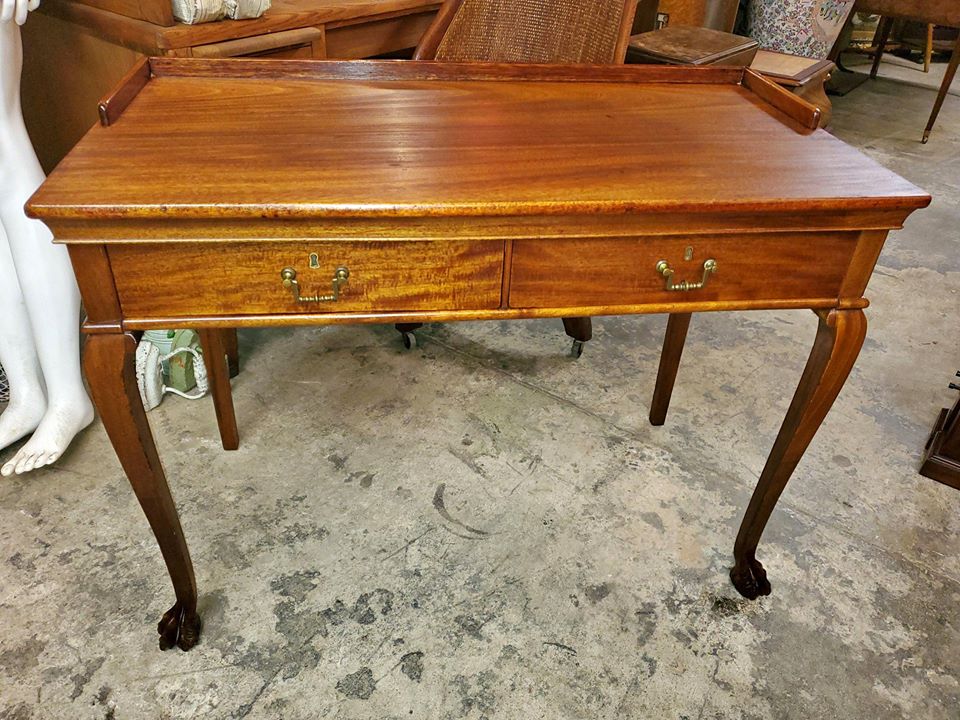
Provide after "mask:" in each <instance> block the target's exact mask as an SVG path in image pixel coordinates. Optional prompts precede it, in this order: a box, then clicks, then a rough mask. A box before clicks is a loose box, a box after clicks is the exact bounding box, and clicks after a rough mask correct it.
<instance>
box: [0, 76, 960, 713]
mask: <svg viewBox="0 0 960 720" xmlns="http://www.w3.org/2000/svg"><path fill="white" fill-rule="evenodd" d="M932 102H933V95H932V93H931V92H930V91H928V90H923V89H917V88H912V87H907V86H903V85H895V84H894V83H892V82H890V81H887V80H880V81H877V82H875V83H871V84H869V85H868V86H865V87H863V88H861V89H860V90H858V91H856V92H854V93H852V94H851V95H849V96H848V97H846V98H840V99H838V102H837V107H836V121H835V126H834V131H835V132H836V133H837V134H838V135H839V136H840V137H842V138H844V139H846V140H848V141H850V142H852V143H854V144H856V145H858V146H860V147H861V148H863V149H864V150H865V151H866V152H867V153H869V154H870V155H872V156H873V157H875V158H877V159H878V160H879V161H881V162H882V163H884V164H885V165H887V166H889V167H891V168H893V169H895V170H897V171H898V172H900V173H902V174H903V175H905V176H906V177H908V178H910V179H911V180H913V181H914V182H915V183H917V184H919V185H920V186H922V187H924V188H926V189H927V190H929V191H931V192H932V193H933V195H934V196H935V198H936V199H935V202H934V204H933V205H932V207H931V208H929V209H928V210H926V211H922V212H919V213H917V214H916V215H915V216H914V218H913V219H911V220H910V222H909V224H908V226H907V227H906V229H904V230H903V231H902V232H900V233H896V234H894V235H893V236H892V237H891V239H890V241H889V242H888V244H887V247H886V249H885V251H884V254H883V256H882V257H881V260H880V264H879V266H878V268H877V272H876V275H875V277H874V279H873V281H872V283H871V285H870V289H869V295H870V296H871V297H872V299H873V303H874V304H873V307H872V309H871V310H870V311H869V317H870V320H871V328H870V330H869V334H868V339H867V342H866V345H865V347H864V350H863V353H862V355H861V357H860V360H859V362H858V364H857V366H856V368H855V369H854V371H853V374H852V376H851V378H850V381H849V382H848V384H847V386H846V388H845V389H844V391H843V393H842V394H841V396H840V398H839V400H838V401H837V404H836V405H835V407H834V409H833V411H832V412H831V414H830V415H829V417H828V418H827V421H826V423H825V425H824V427H823V428H822V430H821V432H820V434H819V435H818V437H817V438H816V439H815V441H814V443H813V445H812V446H811V448H810V450H809V452H808V453H807V455H806V458H805V459H804V461H803V462H802V463H801V465H800V467H799V469H798V471H797V473H796V475H795V477H794V480H793V482H792V484H791V485H790V486H789V487H788V489H787V491H786V494H785V496H784V498H783V500H782V502H781V503H780V505H779V508H778V510H777V512H776V513H775V515H774V517H773V520H772V522H771V524H770V526H769V528H768V530H767V533H766V535H765V537H764V541H763V542H762V543H761V547H760V557H761V559H762V560H763V561H764V562H765V564H766V566H767V568H768V570H769V573H770V577H771V580H772V582H773V586H774V592H773V595H772V596H770V597H768V598H764V599H761V600H759V601H756V602H747V601H744V600H742V599H740V598H739V596H738V595H737V594H736V593H735V591H734V590H733V588H732V587H731V586H730V584H729V582H728V580H727V568H728V566H729V564H730V559H731V550H732V547H733V539H734V536H735V533H736V529H737V526H738V524H739V521H740V517H741V514H742V512H743V509H744V507H745V506H746V502H747V499H748V497H749V494H750V492H751V489H752V486H753V483H754V481H755V478H756V477H757V475H758V473H759V471H760V469H761V467H762V464H763V461H764V458H765V456H766V454H767V452H768V450H769V448H770V446H771V443H772V441H773V438H774V435H775V433H776V430H777V428H778V427H779V423H780V421H781V419H782V417H783V414H784V412H785V410H786V407H787V404H788V402H789V399H790V396H791V395H792V393H793V390H794V388H795V386H796V382H797V380H798V378H799V376H800V371H801V368H802V366H803V363H804V361H805V359H806V356H807V353H808V351H809V347H810V344H811V342H812V340H813V335H814V330H815V319H814V317H813V315H812V314H811V313H808V312H763V313H753V314H739V315H731V314H725V315H701V316H698V317H696V318H695V319H694V325H693V328H692V330H691V334H690V338H689V341H688V346H687V350H686V354H685V357H684V362H683V365H682V367H681V372H680V378H679V382H678V387H677V390H676V393H675V397H674V401H673V409H672V410H671V414H670V416H669V418H668V421H667V425H666V426H665V427H663V428H653V427H651V426H650V425H649V424H648V423H647V420H646V414H647V411H648V403H649V398H650V394H651V391H652V388H653V381H654V377H655V372H656V364H657V358H658V350H659V345H660V341H661V334H662V332H663V328H664V322H665V320H664V318H663V317H633V318H608V319H600V320H597V321H596V337H595V340H594V341H593V342H592V343H590V345H589V346H588V348H587V351H586V353H585V355H584V357H583V358H582V359H581V360H580V361H578V362H575V361H571V360H570V359H569V358H568V357H566V355H565V353H566V350H567V341H566V339H565V336H564V335H563V332H562V330H561V328H560V323H559V321H551V322H546V321H545V322H526V323H513V324H507V323H499V324H498V323H490V324H480V323H470V324H460V325H435V326H432V327H430V328H428V329H427V330H426V331H425V332H423V333H422V334H421V346H420V347H419V348H418V349H417V350H415V351H414V352H405V351H403V350H402V349H401V347H400V343H399V340H398V338H397V336H396V335H395V333H394V331H393V330H392V328H389V327H353V328H332V329H326V330H322V331H321V330H316V329H312V330H311V329H305V330H298V331H292V330H264V331H254V332H247V331H245V332H242V333H241V346H242V352H243V358H244V370H243V372H242V374H241V376H240V377H239V378H238V379H237V380H236V381H235V396H236V403H237V409H238V414H239V417H240V420H241V432H242V446H241V449H240V450H239V451H238V452H234V453H225V452H222V451H221V450H220V448H219V445H218V440H217V432H216V426H215V421H214V416H213V409H212V406H211V405H210V403H209V402H206V401H204V402H196V403H191V402H188V401H182V400H179V399H168V400H166V401H165V402H164V404H163V405H162V407H161V408H160V409H158V410H156V411H154V412H153V413H151V415H150V419H151V422H152V424H153V427H154V431H155V433H156V435H157V436H158V442H159V446H160V450H161V456H162V457H163V458H164V460H165V464H166V468H167V470H168V474H169V477H170V480H171V484H172V486H173V489H174V494H175V496H176V498H177V501H178V503H179V506H180V507H181V509H182V518H183V523H184V527H185V532H186V534H187V537H188V539H189V541H190V545H191V548H192V552H193V557H194V562H195V565H196V569H197V580H198V583H199V586H200V591H201V597H200V603H201V610H202V613H203V616H204V620H205V628H204V633H203V637H202V642H201V644H200V645H199V646H198V647H197V648H195V649H194V650H193V651H191V652H190V653H188V654H184V653H181V652H179V651H171V652H168V653H160V652H159V651H158V650H157V647H156V634H155V631H154V627H155V624H156V622H157V620H158V619H159V616H160V614H161V613H162V612H163V611H164V610H166V609H167V608H168V606H169V605H170V604H171V603H172V599H173V595H172V591H171V588H170V585H169V582H168V580H167V577H166V573H165V571H164V568H163V564H162V561H161V558H160V555H159V553H158V551H157V548H156V545H155V543H154V541H153V539H152V537H151V536H150V534H149V531H148V529H147V525H146V522H145V521H144V518H143V516H142V514H141V512H140V510H139V507H138V506H137V504H136V502H135V500H134V497H133V494H132V493H131V491H130V489H129V487H128V485H127V481H126V480H125V478H124V477H123V476H122V474H121V471H120V468H119V465H118V463H117V461H116V459H115V458H114V455H113V453H112V451H111V449H110V446H109V444H108V442H107V439H106V437H105V435H104V433H103V430H102V428H101V427H100V426H99V425H96V426H94V427H93V428H92V429H91V430H90V431H88V432H87V433H86V434H85V435H84V436H83V437H82V438H81V439H80V440H79V441H78V442H77V443H76V444H75V446H74V448H73V449H72V451H71V452H70V453H69V454H68V455H67V456H66V457H65V458H64V459H63V461H62V462H61V463H60V464H59V465H58V466H57V467H56V468H53V469H50V470H46V471H43V472H39V473H36V474H33V475H30V476H27V477H22V478H16V479H5V480H4V481H3V482H2V483H0V547H2V562H0V626H2V627H3V629H4V630H3V633H0V718H8V719H12V718H18V719H20V718H121V719H124V718H138V719H139V718H192V717H211V718H227V717H246V718H251V719H252V718H319V717H327V718H406V717H416V718H461V717H465V718H510V719H513V718H524V719H532V718H551V719H553V718H617V719H621V718H658V719H659V718H676V719H681V718H691V719H692V718H740V717H742V718H777V719H778V720H780V719H784V718H871V719H872V720H880V719H881V718H901V717H902V718H953V719H956V718H957V717H958V716H960V710H958V707H960V512H958V510H960V493H958V492H956V491H954V490H951V489H950V488H947V487H944V486H941V485H938V484H936V483H934V482H933V481H930V480H927V479H925V478H922V477H920V476H919V475H918V474H917V473H916V468H917V465H918V460H919V455H920V451H921V448H922V447H923V444H924V441H925V439H926V437H927V434H928V432H929V429H930V426H931V425H932V423H933V421H934V418H935V417H936V415H937V412H938V411H939V409H940V408H941V407H942V406H945V405H947V404H948V403H951V402H953V400H954V399H955V395H956V394H955V393H951V392H950V391H948V390H947V389H946V385H947V382H948V381H949V380H950V379H951V377H952V375H953V372H954V371H955V370H956V369H957V367H958V364H960V346H958V336H957V319H958V317H960V258H958V252H957V247H958V245H957V243H958V232H960V192H958V191H960V100H958V99H957V98H955V97H950V98H948V100H947V103H946V107H945V108H944V111H943V114H942V116H941V121H940V124H939V126H938V128H937V129H936V131H935V133H934V136H933V138H932V140H931V142H930V143H929V144H928V145H926V146H923V145H921V144H920V143H919V142H917V140H918V138H919V135H920V132H921V130H922V128H923V124H924V122H925V119H926V116H927V113H928V111H929V109H930V105H931V103H932ZM746 141H748V138H745V142H746Z"/></svg>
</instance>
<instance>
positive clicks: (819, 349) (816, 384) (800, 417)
mask: <svg viewBox="0 0 960 720" xmlns="http://www.w3.org/2000/svg"><path fill="white" fill-rule="evenodd" d="M818 315H819V316H820V326H819V328H818V329H817V337H816V339H815V340H814V343H813V350H812V351H811V352H810V358H809V359H808V360H807V366H806V368H805V369H804V371H803V376H802V377H801V378H800V384H799V386H798V387H797V391H796V393H795V394H794V396H793V402H791V403H790V409H789V410H787V416H786V418H785V419H784V421H783V425H782V426H781V428H780V433H779V434H778V435H777V439H776V441H775V442H774V444H773V449H772V450H771V451H770V456H769V457H768V458H767V462H766V465H764V468H763V472H762V473H760V480H759V481H758V482H757V487H756V489H755V490H754V492H753V497H751V498H750V504H749V506H748V507H747V511H746V513H745V514H744V516H743V522H742V523H741V525H740V532H739V533H738V534H737V541H736V544H735V545H734V549H733V557H734V566H733V568H731V570H730V579H731V580H732V581H733V585H734V587H736V588H737V591H738V592H739V593H740V594H741V595H743V596H744V597H746V598H749V599H751V600H752V599H754V598H756V597H758V596H760V595H769V594H770V583H769V581H768V580H767V573H766V571H765V570H764V569H763V565H761V564H760V561H759V560H757V558H756V552H757V543H758V542H759V541H760V536H761V535H762V534H763V529H764V528H765V527H766V525H767V521H768V520H769V519H770V513H771V512H772V511H773V508H774V506H775V505H776V504H777V500H778V499H779V498H780V494H781V493H782V492H783V489H784V488H785V487H786V485H787V481H788V480H789V479H790V476H791V475H792V474H793V471H794V470H795V469H796V467H797V463H799V462H800V458H801V457H802V456H803V453H804V451H805V450H806V449H807V446H808V445H809V444H810V441H811V440H812V439H813V436H814V434H815V433H816V432H817V429H818V428H819V427H820V424H821V423H822V422H823V419H824V418H825V417H826V415H827V412H829V410H830V407H831V406H832V405H833V401H834V400H835V399H836V397H837V395H838V394H839V392H840V389H841V388H842V387H843V383H844V382H845V381H846V379H847V376H848V375H849V374H850V370H851V369H852V368H853V363H854V362H855V361H856V359H857V355H859V354H860V348H861V346H862V345H863V339H864V337H865V336H866V332H867V319H866V316H865V315H864V314H863V311H862V310H831V311H829V312H823V313H818Z"/></svg>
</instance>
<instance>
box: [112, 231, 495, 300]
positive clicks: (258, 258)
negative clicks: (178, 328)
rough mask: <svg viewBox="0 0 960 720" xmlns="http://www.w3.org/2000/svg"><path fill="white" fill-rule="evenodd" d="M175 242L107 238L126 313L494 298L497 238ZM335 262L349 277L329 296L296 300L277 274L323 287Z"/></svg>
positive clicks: (318, 290)
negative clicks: (112, 243)
mask: <svg viewBox="0 0 960 720" xmlns="http://www.w3.org/2000/svg"><path fill="white" fill-rule="evenodd" d="M177 244H178V248H177V251H176V252H171V251H170V250H171V248H170V245H169V243H151V244H139V243H138V244H130V245H115V246H111V247H110V249H109V255H110V264H111V266H112V268H113V273H114V275H115V277H116V284H117V294H118V296H119V298H120V306H121V308H122V310H123V315H124V317H125V318H127V319H132V318H148V317H171V318H189V317H204V316H210V315H236V314H241V313H242V314H247V315H255V314H288V313H289V314H294V313H297V314H300V313H327V312H366V311H371V312H377V311H380V312H390V311H407V310H410V311H416V310H483V309H491V308H497V307H499V306H500V296H501V276H502V272H503V242H502V241H500V240H486V241H479V242H478V241H473V242H466V241H452V242H447V241H437V242H417V241H403V242H389V241H388V242H366V241H363V242H346V241H339V242H323V241H317V242H311V241H295V242H271V243H262V242H258V243H256V244H252V243H242V242H204V243H189V244H188V243H183V242H179V243H177ZM312 256H315V257H312ZM340 267H344V268H346V269H347V270H348V271H349V277H348V279H347V282H346V283H345V284H343V285H342V288H341V290H340V293H339V298H338V299H337V300H336V301H325V302H297V300H296V299H295V297H294V294H293V292H292V291H291V290H290V289H289V288H285V287H284V286H283V283H282V280H281V275H280V273H281V271H282V270H283V269H284V268H292V269H294V270H295V271H296V280H297V282H298V283H299V286H300V292H301V295H302V296H303V297H308V296H314V295H327V294H331V293H332V290H333V278H334V275H335V273H336V271H337V269H338V268H340Z"/></svg>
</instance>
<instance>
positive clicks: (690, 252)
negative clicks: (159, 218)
mask: <svg viewBox="0 0 960 720" xmlns="http://www.w3.org/2000/svg"><path fill="white" fill-rule="evenodd" d="M683 259H684V260H686V261H687V262H689V261H691V260H693V245H687V249H686V250H684V251H683Z"/></svg>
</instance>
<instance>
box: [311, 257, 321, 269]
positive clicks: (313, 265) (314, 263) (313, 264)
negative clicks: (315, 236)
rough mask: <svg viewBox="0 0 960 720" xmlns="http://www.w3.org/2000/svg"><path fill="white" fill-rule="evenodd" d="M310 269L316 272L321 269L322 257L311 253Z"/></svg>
mask: <svg viewBox="0 0 960 720" xmlns="http://www.w3.org/2000/svg"><path fill="white" fill-rule="evenodd" d="M310 267H311V268H313V269H314V270H316V269H317V268H319V267H320V256H319V255H317V254H316V253H310Z"/></svg>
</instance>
